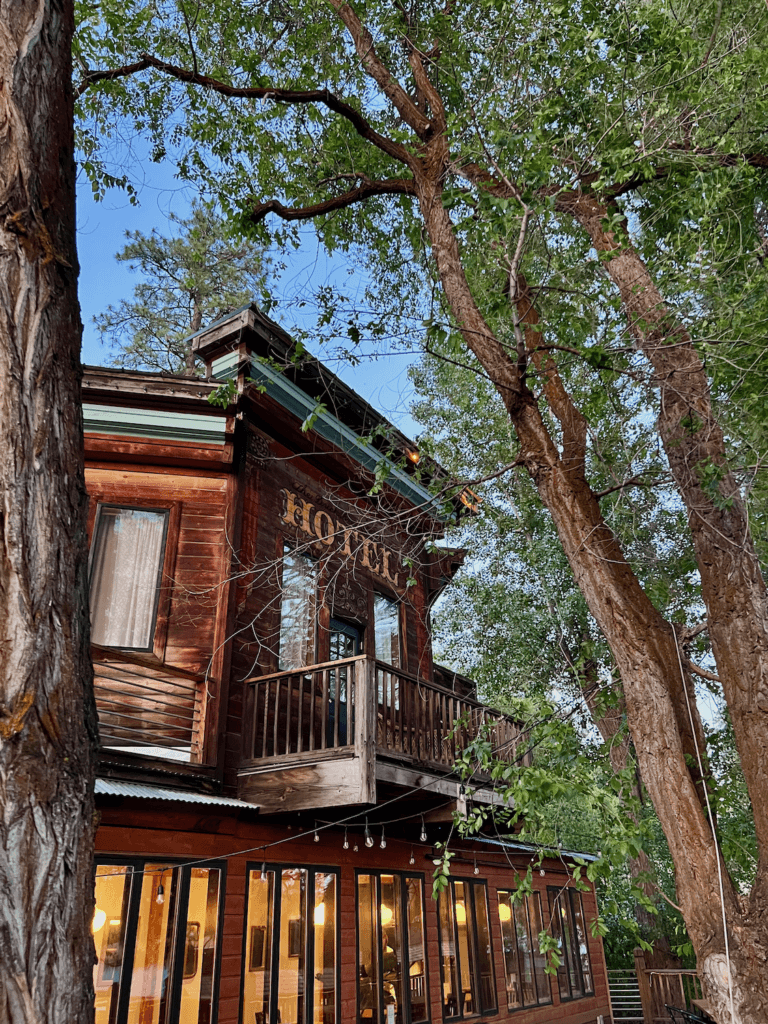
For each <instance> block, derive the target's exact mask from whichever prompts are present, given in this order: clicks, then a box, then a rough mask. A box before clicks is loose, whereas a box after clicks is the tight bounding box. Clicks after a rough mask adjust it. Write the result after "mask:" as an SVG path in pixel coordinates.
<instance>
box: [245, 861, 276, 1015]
mask: <svg viewBox="0 0 768 1024" xmlns="http://www.w3.org/2000/svg"><path fill="white" fill-rule="evenodd" d="M274 901H275V872H274V871H265V872H264V874H263V875H262V873H261V872H260V871H252V872H251V874H250V881H249V887H248V917H247V920H246V926H245V950H246V952H245V980H244V985H243V1001H244V1006H245V1007H246V1008H247V1010H248V1013H247V1015H246V1016H245V1019H246V1020H253V1021H261V1024H264V1021H266V1020H267V1019H268V1017H269V994H270V980H271V977H270V974H271V972H270V965H271V962H272V955H271V945H272V921H273V919H274Z"/></svg>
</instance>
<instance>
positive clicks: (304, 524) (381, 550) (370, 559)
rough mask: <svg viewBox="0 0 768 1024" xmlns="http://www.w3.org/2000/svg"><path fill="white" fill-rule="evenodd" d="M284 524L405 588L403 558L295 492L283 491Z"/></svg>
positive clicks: (342, 556) (397, 586)
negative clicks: (295, 528)
mask: <svg viewBox="0 0 768 1024" xmlns="http://www.w3.org/2000/svg"><path fill="white" fill-rule="evenodd" d="M280 496H281V497H282V499H283V522H285V523H287V524H288V525H289V526H295V527H297V528H298V529H299V530H301V531H302V533H305V534H306V535H307V536H308V537H310V538H311V539H312V540H316V541H319V542H320V543H321V544H323V545H324V546H325V547H327V548H328V549H329V553H330V550H331V549H333V553H334V554H336V555H339V556H340V557H341V558H354V559H356V560H357V561H358V562H359V563H360V565H361V567H362V568H364V569H370V571H371V572H372V573H374V574H375V575H376V576H379V577H380V578H381V579H382V580H386V582H387V583H389V584H390V586H393V587H396V588H397V589H398V590H399V589H401V588H402V586H403V584H402V583H401V576H402V573H403V571H404V570H403V569H402V568H401V566H400V557H399V555H397V554H396V553H395V552H394V551H391V550H390V549H389V548H388V547H385V546H384V544H380V543H379V542H378V541H375V540H371V539H370V538H369V537H366V535H365V534H364V533H362V532H361V531H360V530H352V529H350V528H349V527H347V526H345V525H344V524H343V523H342V522H341V521H340V520H337V519H334V518H333V517H332V516H331V515H330V514H329V513H328V512H326V511H325V510H324V509H320V508H316V507H315V506H314V505H313V504H312V502H310V501H306V500H305V499H304V498H302V497H300V496H299V495H298V494H294V493H293V491H288V490H282V491H281V492H280Z"/></svg>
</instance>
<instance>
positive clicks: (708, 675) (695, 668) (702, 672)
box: [685, 658, 720, 683]
mask: <svg viewBox="0 0 768 1024" xmlns="http://www.w3.org/2000/svg"><path fill="white" fill-rule="evenodd" d="M685 664H686V665H687V666H688V668H689V669H690V670H691V672H695V673H696V675H697V676H701V678H702V679H709V681H710V682H712V683H720V677H719V676H716V675H715V673H714V672H708V671H707V669H705V668H702V667H701V666H700V665H697V664H696V663H695V662H693V661H691V659H690V658H686V659H685Z"/></svg>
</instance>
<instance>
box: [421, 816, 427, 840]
mask: <svg viewBox="0 0 768 1024" xmlns="http://www.w3.org/2000/svg"><path fill="white" fill-rule="evenodd" d="M419 839H420V840H421V841H422V843H426V841H427V826H426V825H425V824H424V815H423V814H422V816H421V835H420V836H419Z"/></svg>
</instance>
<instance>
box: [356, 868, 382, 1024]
mask: <svg viewBox="0 0 768 1024" xmlns="http://www.w3.org/2000/svg"><path fill="white" fill-rule="evenodd" d="M377 906H378V901H377V898H376V879H375V877H374V876H373V875H358V877H357V930H358V947H359V953H358V965H357V972H358V978H359V981H358V1017H359V1019H360V1020H361V1021H375V1020H376V1019H377V1018H378V1005H379V998H378V977H379V944H378V940H377V938H376V934H377V923H376V916H377V914H376V911H377Z"/></svg>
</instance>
